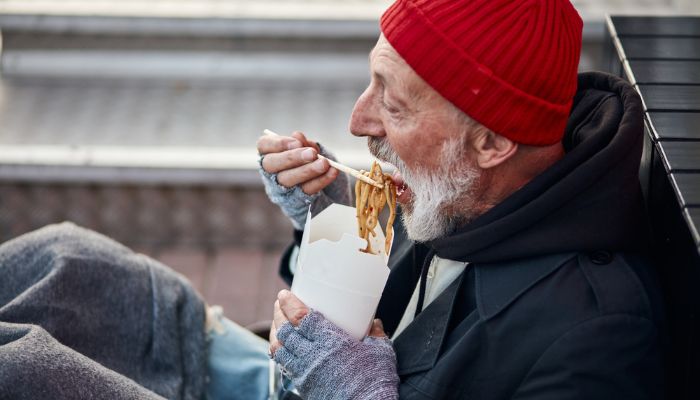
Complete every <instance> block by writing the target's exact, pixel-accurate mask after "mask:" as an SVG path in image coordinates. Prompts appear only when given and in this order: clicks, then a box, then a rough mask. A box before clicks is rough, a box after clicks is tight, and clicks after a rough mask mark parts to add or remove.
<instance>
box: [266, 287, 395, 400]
mask: <svg viewBox="0 0 700 400" xmlns="http://www.w3.org/2000/svg"><path fill="white" fill-rule="evenodd" d="M270 354H271V356H272V357H273V358H274V359H275V361H276V362H277V363H279V364H280V365H281V367H282V370H283V372H284V373H285V375H286V376H287V377H289V378H290V379H291V380H292V383H293V384H294V387H295V388H296V389H297V390H298V391H299V393H300V394H301V395H302V397H303V398H305V399H309V400H314V399H360V400H362V399H398V384H399V377H398V375H397V373H396V355H395V353H394V349H393V347H392V345H391V341H390V340H389V338H387V337H386V335H385V334H384V329H383V328H382V324H381V321H379V320H374V323H373V325H372V329H371V332H370V335H369V336H368V337H366V338H365V339H364V340H362V341H360V342H358V341H357V340H355V339H354V338H352V337H351V336H350V335H348V334H347V333H346V332H345V331H343V330H342V329H340V328H338V327H337V326H336V325H334V324H333V323H332V322H330V321H328V320H327V319H325V318H324V317H323V315H321V314H320V313H318V312H317V311H313V310H310V309H309V308H308V307H307V306H306V305H305V304H304V303H302V302H301V301H300V300H299V299H298V298H297V297H296V296H294V295H293V294H292V293H291V292H289V291H287V290H283V291H281V292H280V293H279V294H278V296H277V301H276V302H275V310H274V321H273V323H272V328H271V329H270Z"/></svg>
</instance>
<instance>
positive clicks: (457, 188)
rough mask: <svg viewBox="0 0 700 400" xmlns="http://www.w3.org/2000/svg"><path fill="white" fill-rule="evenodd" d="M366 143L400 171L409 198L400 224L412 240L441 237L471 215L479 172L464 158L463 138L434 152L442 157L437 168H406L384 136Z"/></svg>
mask: <svg viewBox="0 0 700 400" xmlns="http://www.w3.org/2000/svg"><path fill="white" fill-rule="evenodd" d="M367 143H368V146H369V149H370V152H371V153H372V154H373V155H374V156H375V157H377V158H379V159H380V160H384V161H386V162H388V163H391V164H393V165H394V166H395V167H396V168H397V169H398V170H399V171H400V172H401V175H402V177H403V179H404V181H405V182H406V185H408V187H409V188H410V189H411V192H412V194H413V196H412V197H411V200H410V201H409V203H408V204H404V205H403V206H402V210H403V214H402V220H403V224H404V226H405V228H406V233H407V235H408V237H409V238H410V239H411V240H414V241H417V242H427V241H430V240H434V239H437V238H440V237H442V236H445V235H447V234H449V233H450V232H452V231H453V230H454V229H455V228H457V227H458V226H459V225H461V224H464V223H466V222H468V221H469V220H471V219H472V218H473V216H474V215H473V214H474V213H473V211H472V210H470V209H469V206H468V205H471V204H473V203H474V201H473V200H474V199H473V197H474V196H473V192H474V185H475V182H476V181H477V180H478V178H479V176H480V173H479V171H478V169H476V168H474V167H473V166H471V165H469V164H468V163H467V162H466V157H465V156H464V150H463V149H464V143H463V141H462V140H459V139H453V140H450V141H447V142H445V143H444V145H443V147H442V149H441V151H440V154H437V155H435V156H436V157H438V159H440V160H442V162H441V163H440V166H439V168H438V169H437V170H436V171H428V170H417V171H412V170H410V169H408V168H407V167H406V164H405V163H404V162H403V160H401V159H400V158H399V157H398V155H397V154H396V153H395V152H394V150H393V149H392V148H391V147H390V146H389V143H388V141H387V140H386V139H377V138H375V137H369V138H368V142H367ZM460 205H461V207H460ZM465 205H467V207H465Z"/></svg>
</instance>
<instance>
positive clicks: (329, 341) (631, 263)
mask: <svg viewBox="0 0 700 400" xmlns="http://www.w3.org/2000/svg"><path fill="white" fill-rule="evenodd" d="M581 25H582V24H581V19H580V18H579V16H578V14H577V13H576V11H575V10H574V9H573V7H572V6H571V4H570V3H569V2H568V1H567V0H431V1H427V0H398V1H397V2H396V3H394V4H393V5H392V6H391V7H390V9H389V10H388V11H387V12H386V14H385V15H384V16H383V18H382V21H381V27H382V36H381V37H380V38H379V41H378V42H377V45H376V47H375V49H374V50H373V51H372V53H371V56H370V68H371V72H372V78H371V83H370V85H369V87H368V88H367V90H366V91H365V92H364V93H363V94H362V96H361V97H360V99H359V100H358V101H357V104H356V106H355V109H354V111H353V114H352V120H351V126H350V129H351V131H352V133H353V134H355V135H356V136H366V137H367V138H368V145H369V148H370V151H371V152H372V153H373V154H374V155H375V156H376V157H377V158H380V159H382V160H384V161H386V162H389V163H391V164H393V165H394V166H395V167H396V169H397V170H398V174H397V175H396V176H395V177H394V181H395V182H396V183H397V184H398V185H399V186H400V187H401V193H400V196H399V201H400V203H401V209H402V223H401V224H399V223H397V224H396V226H395V230H396V237H395V240H394V247H393V251H392V256H391V259H390V267H391V274H390V276H389V280H388V282H387V285H386V288H385V290H384V293H383V295H382V298H381V301H380V303H379V307H378V310H377V318H378V320H376V321H375V323H374V325H373V326H372V329H371V331H370V334H369V336H368V337H367V338H365V339H364V340H362V341H357V340H355V339H353V338H351V337H350V336H348V335H347V334H346V333H345V332H344V331H343V330H341V329H340V328H338V327H336V326H335V325H333V324H332V323H331V322H329V321H328V320H326V319H325V318H324V316H323V315H321V314H320V313H318V312H317V311H314V310H309V309H308V308H307V307H306V305H304V304H303V303H302V302H301V301H299V299H297V298H296V297H295V296H294V295H292V294H291V293H290V292H288V291H282V292H280V294H279V301H278V302H277V303H276V304H275V307H274V323H273V326H272V329H271V336H270V343H266V342H265V341H263V340H262V339H260V338H256V337H254V336H253V335H252V334H251V333H250V332H247V331H245V330H243V329H242V328H241V327H239V326H237V325H235V324H233V323H232V322H231V321H228V320H226V319H224V318H222V317H221V315H220V314H219V315H217V313H216V312H212V311H213V310H212V309H208V308H207V307H206V306H205V304H204V303H203V301H202V299H201V298H200V297H199V296H198V294H197V293H196V292H195V291H194V289H192V287H191V286H190V285H189V283H188V282H186V281H185V280H184V279H183V278H182V277H180V276H178V275H177V274H174V273H173V272H172V271H170V270H169V269H167V268H165V267H164V266H163V265H161V264H159V263H157V262H155V261H153V260H151V259H149V258H147V257H145V256H142V255H138V254H134V253H133V252H131V251H130V250H128V249H126V248H125V247H123V246H120V245H119V244H117V243H115V242H113V241H111V240H109V239H107V238H105V237H103V236H100V235H97V234H95V233H93V232H88V231H86V230H84V229H81V228H77V227H75V226H73V225H70V224H64V225H61V226H54V227H49V228H45V229H42V230H39V231H37V232H34V233H30V234H28V235H24V236H22V237H20V238H17V239H14V240H12V241H9V242H7V243H4V244H2V245H0V276H2V277H3V279H1V280H0V398H3V399H5V398H8V399H37V398H52V399H92V398H109V399H162V398H163V397H166V398H170V399H192V400H194V399H202V398H207V399H246V400H247V399H260V400H262V399H266V398H268V394H269V393H268V392H269V390H268V388H269V387H270V386H268V383H269V379H268V378H269V357H270V356H272V357H273V358H274V360H275V361H276V362H277V363H279V364H280V369H281V370H282V371H283V373H284V376H285V378H284V380H283V382H282V383H283V385H281V387H279V388H272V389H273V390H274V393H272V394H275V393H277V394H280V395H281V396H282V397H283V398H295V397H296V396H299V395H300V396H301V397H302V398H305V399H312V400H313V399H399V398H400V399H442V398H447V399H538V400H539V399H557V400H558V399H646V398H659V397H661V393H662V369H661V361H660V360H661V351H660V343H659V342H660V341H661V340H660V338H661V336H662V335H661V334H660V332H661V331H662V330H663V329H662V322H661V318H662V317H661V315H660V314H661V313H660V309H661V302H660V299H659V295H658V293H657V289H656V285H655V278H654V273H653V269H652V268H651V266H650V265H649V264H648V263H647V262H646V261H645V258H644V246H645V245H646V239H645V228H644V223H643V221H644V214H643V204H642V200H641V195H640V190H639V184H638V181H637V170H638V164H639V158H640V151H641V143H642V121H641V112H642V107H641V104H640V100H639V98H638V96H637V95H636V94H635V92H634V91H633V89H632V88H631V87H630V86H629V85H628V84H627V83H625V82H623V81H621V80H619V79H616V78H614V77H611V76H608V75H604V74H599V73H587V74H582V75H579V76H578V77H577V64H578V58H579V51H580V42H581V28H582V27H581ZM258 150H259V152H260V154H261V173H262V176H263V178H264V182H265V185H266V189H267V192H268V194H269V196H270V198H271V200H272V201H274V202H275V203H276V204H278V205H280V207H281V208H282V210H283V211H284V212H285V213H286V214H287V215H288V216H289V217H290V219H291V221H292V223H293V225H294V226H295V227H296V228H298V229H300V228H301V227H302V226H303V225H304V222H305V218H306V214H307V209H308V207H309V205H312V204H313V205H314V206H317V207H322V206H324V205H326V204H328V203H330V202H339V203H350V191H349V186H348V180H347V177H346V176H344V175H341V174H339V173H338V172H337V171H336V170H335V169H330V168H329V165H328V164H327V161H325V160H323V159H319V158H318V157H317V156H318V154H319V153H325V154H326V155H329V154H328V152H327V149H325V148H323V147H321V146H319V145H318V144H317V143H315V142H313V141H311V140H309V139H307V138H306V137H305V136H304V135H303V134H301V133H294V134H292V135H291V136H290V137H272V136H265V137H263V138H261V139H260V140H259V142H258ZM297 233H299V232H297ZM298 236H299V235H297V239H299V237H298ZM296 248H297V247H296V246H291V247H290V250H289V251H288V252H287V253H286V254H285V256H284V258H283V261H282V273H283V275H284V276H286V277H287V278H288V279H291V277H292V274H293V271H294V264H295V263H294V261H295V257H294V254H295V251H296ZM207 310H209V312H207ZM205 327H206V329H205ZM268 349H269V353H270V354H269V355H268Z"/></svg>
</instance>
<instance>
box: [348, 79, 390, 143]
mask: <svg viewBox="0 0 700 400" xmlns="http://www.w3.org/2000/svg"><path fill="white" fill-rule="evenodd" d="M379 112H380V110H379V108H377V106H376V101H375V100H374V94H373V88H372V85H370V86H369V87H368V88H367V89H366V90H365V91H364V93H362V95H360V97H359V98H358V99H357V102H355V107H354V108H353V110H352V115H351V116H350V132H351V133H352V134H353V135H355V136H384V135H385V133H384V125H383V124H382V120H381V118H380V115H379Z"/></svg>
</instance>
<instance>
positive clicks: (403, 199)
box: [391, 169, 411, 204]
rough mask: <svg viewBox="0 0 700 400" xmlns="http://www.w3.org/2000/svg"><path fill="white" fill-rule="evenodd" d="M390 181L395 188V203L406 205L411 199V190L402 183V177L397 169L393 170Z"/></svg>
mask: <svg viewBox="0 0 700 400" xmlns="http://www.w3.org/2000/svg"><path fill="white" fill-rule="evenodd" d="M391 180H392V181H393V182H394V185H395V186H396V201H398V202H399V203H402V204H406V203H407V202H408V201H409V200H410V198H411V189H410V188H409V187H408V185H406V182H404V180H403V176H401V172H399V170H398V169H396V170H394V174H393V175H392V176H391Z"/></svg>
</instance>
